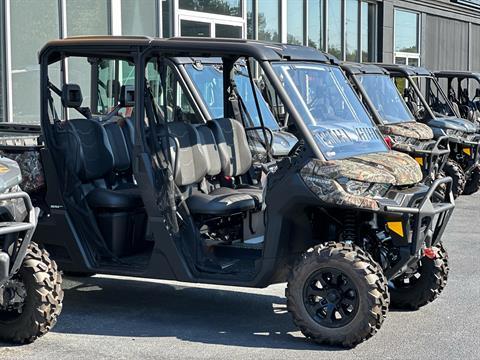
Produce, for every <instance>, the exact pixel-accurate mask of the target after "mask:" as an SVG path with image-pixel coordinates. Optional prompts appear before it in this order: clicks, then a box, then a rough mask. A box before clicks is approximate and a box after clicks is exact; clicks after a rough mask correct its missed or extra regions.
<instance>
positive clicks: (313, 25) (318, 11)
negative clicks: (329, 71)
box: [308, 0, 325, 49]
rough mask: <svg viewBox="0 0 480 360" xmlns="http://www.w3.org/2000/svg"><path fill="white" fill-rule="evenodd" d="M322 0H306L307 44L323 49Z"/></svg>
mask: <svg viewBox="0 0 480 360" xmlns="http://www.w3.org/2000/svg"><path fill="white" fill-rule="evenodd" d="M324 2H325V1H324V0H310V1H308V46H311V47H314V48H317V49H323V38H324V33H323V11H324V6H325V4H324Z"/></svg>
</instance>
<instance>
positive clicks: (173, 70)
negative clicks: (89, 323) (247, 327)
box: [0, 36, 480, 347]
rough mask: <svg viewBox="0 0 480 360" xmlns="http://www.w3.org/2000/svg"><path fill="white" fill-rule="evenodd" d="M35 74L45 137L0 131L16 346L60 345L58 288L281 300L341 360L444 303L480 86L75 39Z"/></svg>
mask: <svg viewBox="0 0 480 360" xmlns="http://www.w3.org/2000/svg"><path fill="white" fill-rule="evenodd" d="M39 61H40V76H41V79H40V84H41V86H40V103H41V117H40V126H32V125H20V124H1V125H0V130H1V131H0V153H1V154H2V155H3V156H4V157H2V158H0V174H1V176H0V180H1V181H0V185H1V186H0V190H1V192H2V194H1V195H0V201H1V207H0V209H1V213H0V215H1V217H2V223H1V227H0V338H1V339H2V340H9V341H14V342H20V343H26V342H31V341H34V340H35V339H36V338H38V337H39V336H41V335H43V334H45V333H46V332H47V331H49V330H50V329H51V328H52V327H53V326H54V324H55V322H56V320H57V317H58V316H59V314H60V311H61V308H62V300H63V293H62V289H61V282H62V280H61V275H60V273H59V269H61V270H62V271H63V272H65V273H68V274H71V275H83V276H88V275H92V274H96V273H101V274H112V275H123V276H137V277H145V278H156V279H167V280H177V281H184V282H192V283H193V282H196V283H198V282H200V283H208V284H222V285H234V286H247V287H266V286H268V285H270V284H274V283H281V282H287V289H286V297H287V308H288V311H289V312H290V313H291V314H292V317H293V321H294V323H295V325H296V326H297V327H298V328H299V329H300V330H301V331H302V333H303V334H304V335H305V336H306V337H308V338H311V339H313V340H314V341H316V342H318V343H321V344H331V345H335V346H344V347H353V346H355V345H357V344H358V343H360V342H362V341H364V340H366V339H368V338H370V337H371V336H373V335H374V334H375V333H376V332H377V331H378V330H379V329H380V328H381V326H382V323H383V321H384V319H385V317H386V315H387V312H388V309H389V307H396V308H402V309H411V310H415V309H418V308H419V307H421V306H424V305H426V304H428V303H429V302H431V301H433V300H435V299H436V297H437V296H438V295H439V294H440V293H441V292H442V290H443V289H444V287H445V285H446V282H447V276H448V271H449V267H448V255H447V251H446V250H445V247H444V245H443V241H444V239H443V233H444V230H445V228H446V226H447V223H448V221H449V219H450V216H451V214H452V211H453V209H454V197H457V196H459V195H461V194H462V193H463V194H472V193H474V192H476V191H477V190H478V189H479V187H480V167H479V160H478V156H479V143H480V131H479V126H478V123H479V121H480V102H479V100H480V99H479V95H480V82H479V79H480V77H479V76H478V75H475V74H469V73H452V72H448V73H447V72H443V73H438V74H432V73H430V72H429V71H427V70H425V69H422V68H413V67H409V66H402V65H384V64H379V65H373V64H368V65H367V64H354V63H343V64H342V63H340V62H339V61H338V60H337V59H335V58H334V57H332V56H330V55H328V54H326V53H322V52H319V51H317V50H315V49H312V48H307V47H302V46H293V45H284V44H272V43H262V42H257V41H248V40H227V39H189V38H181V39H156V38H148V37H108V36H105V37H77V38H67V39H63V40H57V41H52V42H49V43H48V44H47V45H46V46H45V47H44V48H43V49H42V50H41V51H40V55H39ZM69 64H70V66H67V65H69ZM68 67H69V68H70V69H72V70H71V71H70V72H69V74H68V76H67V74H66V73H65V69H67V68H68ZM73 69H75V71H74V70H73ZM58 72H60V73H58ZM60 79H62V80H60ZM66 79H68V82H67V80H66ZM438 79H441V80H440V81H445V82H446V84H444V85H442V84H441V83H439V80H438ZM444 89H445V90H444ZM472 89H473V90H472ZM472 91H473V94H474V96H470V94H471V92H472ZM461 116H464V117H465V119H462V118H461ZM22 175H23V178H22ZM20 189H22V190H23V191H22V190H20ZM57 264H58V268H57Z"/></svg>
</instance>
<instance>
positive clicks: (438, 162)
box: [394, 136, 450, 184]
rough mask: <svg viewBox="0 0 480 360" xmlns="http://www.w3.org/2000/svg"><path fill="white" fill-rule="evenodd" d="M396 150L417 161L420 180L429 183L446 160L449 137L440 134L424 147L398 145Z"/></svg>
mask: <svg viewBox="0 0 480 360" xmlns="http://www.w3.org/2000/svg"><path fill="white" fill-rule="evenodd" d="M399 145H400V146H401V145H402V144H399ZM394 149H395V150H397V149H396V148H394ZM398 150H399V151H404V152H406V153H408V154H409V155H410V156H411V157H413V158H414V159H415V160H416V161H417V162H418V164H419V165H420V168H421V169H422V173H423V181H422V182H423V183H425V184H430V183H432V182H433V181H434V180H435V179H437V177H438V173H439V172H440V171H441V170H442V168H443V166H444V165H445V163H446V162H447V160H448V156H449V154H450V146H449V139H448V136H441V137H439V138H438V139H436V140H435V142H433V141H432V142H431V144H429V145H428V146H427V147H426V148H425V149H421V148H418V147H415V146H409V147H408V148H403V147H400V148H399V149H398Z"/></svg>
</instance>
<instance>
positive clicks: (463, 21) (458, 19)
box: [380, 0, 480, 71]
mask: <svg viewBox="0 0 480 360" xmlns="http://www.w3.org/2000/svg"><path fill="white" fill-rule="evenodd" d="M467 3H468V1H465V3H461V0H459V2H455V1H451V0H384V1H383V6H382V14H383V28H382V29H381V30H380V31H381V32H383V38H382V41H381V44H380V47H381V54H382V56H381V59H380V60H381V61H383V62H389V63H391V62H394V61H395V56H394V55H395V54H394V39H395V31H394V17H395V16H394V14H395V9H402V10H407V11H412V12H416V13H418V14H419V17H420V29H419V39H420V63H421V65H423V66H425V67H427V68H430V69H432V70H437V69H452V70H454V69H455V70H472V71H480V59H479V51H480V50H479V48H480V30H479V29H480V7H477V6H475V5H468V4H467Z"/></svg>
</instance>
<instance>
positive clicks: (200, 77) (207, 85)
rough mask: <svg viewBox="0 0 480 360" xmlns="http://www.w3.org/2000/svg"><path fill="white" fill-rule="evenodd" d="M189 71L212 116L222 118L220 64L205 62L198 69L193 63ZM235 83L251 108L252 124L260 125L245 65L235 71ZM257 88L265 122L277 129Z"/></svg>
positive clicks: (244, 100)
mask: <svg viewBox="0 0 480 360" xmlns="http://www.w3.org/2000/svg"><path fill="white" fill-rule="evenodd" d="M185 68H186V70H187V73H188V75H189V76H190V78H191V80H192V83H193V85H194V86H195V88H196V89H197V91H198V92H199V94H200V96H201V98H202V100H203V102H204V104H205V106H206V107H207V109H208V111H209V113H210V116H211V117H212V118H213V119H218V118H222V117H223V116H224V108H223V71H222V67H221V65H220V64H204V66H203V68H201V69H198V68H197V67H194V66H193V65H187V66H186V67H185ZM235 84H236V85H237V90H238V93H239V95H240V97H241V99H242V100H243V102H244V103H245V107H246V108H247V109H248V110H249V115H250V117H251V118H252V121H253V124H251V126H260V118H259V116H258V111H257V107H256V105H255V98H254V96H253V91H252V85H251V83H250V79H249V78H248V71H247V68H246V67H245V66H239V67H237V69H236V72H235ZM255 89H256V92H257V99H258V101H259V105H260V109H261V112H262V119H263V123H264V124H265V126H266V127H268V128H270V129H271V130H277V129H278V124H277V122H276V120H275V118H274V117H273V114H272V113H271V111H270V108H269V107H268V105H267V103H266V102H265V100H264V98H263V96H262V94H261V93H260V91H259V90H258V89H257V88H255Z"/></svg>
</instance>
